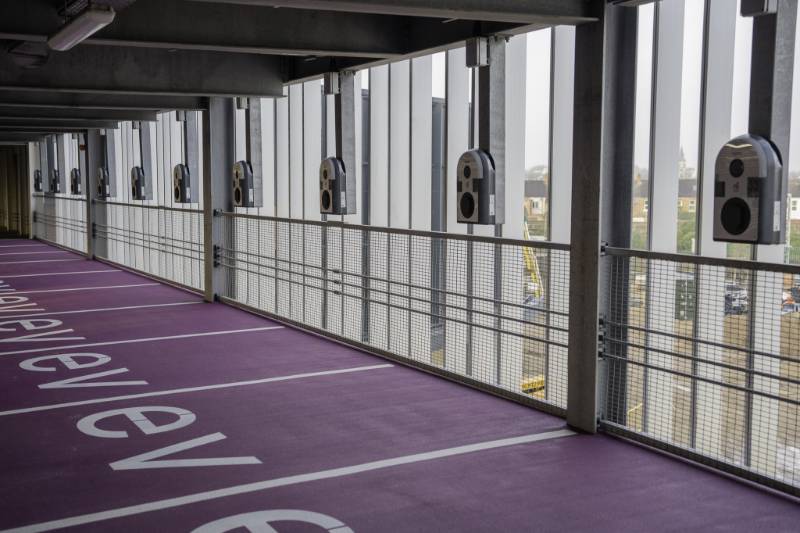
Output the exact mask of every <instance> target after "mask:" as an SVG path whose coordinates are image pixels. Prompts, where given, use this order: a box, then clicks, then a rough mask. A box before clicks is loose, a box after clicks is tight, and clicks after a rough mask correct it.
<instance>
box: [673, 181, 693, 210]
mask: <svg viewBox="0 0 800 533" xmlns="http://www.w3.org/2000/svg"><path fill="white" fill-rule="evenodd" d="M678 211H686V212H689V213H694V212H696V211H697V180H696V179H692V178H684V179H680V180H678Z"/></svg>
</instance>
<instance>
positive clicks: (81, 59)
mask: <svg viewBox="0 0 800 533" xmlns="http://www.w3.org/2000/svg"><path fill="white" fill-rule="evenodd" d="M0 88H6V89H17V90H27V89H46V90H49V91H55V92H59V91H66V92H89V93H111V94H159V95H170V94H172V95H191V96H209V95H218V96H237V95H241V96H280V95H282V94H283V76H282V74H281V61H280V58H277V57H273V56H260V55H253V54H225V53H220V52H199V51H186V50H178V51H175V52H170V51H168V50H161V49H151V48H125V47H100V46H77V47H75V48H73V49H72V50H70V51H68V52H60V53H52V54H50V57H49V58H48V60H47V62H46V63H45V64H44V65H43V66H41V67H39V68H23V67H20V66H18V65H17V64H16V63H15V62H14V61H13V59H12V58H11V56H10V55H9V54H0Z"/></svg>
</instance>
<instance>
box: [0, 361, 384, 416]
mask: <svg viewBox="0 0 800 533" xmlns="http://www.w3.org/2000/svg"><path fill="white" fill-rule="evenodd" d="M393 366H394V365H391V364H388V363H384V364H380V365H369V366H355V367H350V368H341V369H338V370H322V371H319V372H304V373H302V374H291V375H288V376H276V377H271V378H263V379H251V380H247V381H232V382H228V383H216V384H213V385H201V386H197V387H183V388H180V389H168V390H162V391H152V392H142V393H140V394H126V395H123V396H110V397H108V398H94V399H91V400H80V401H75V402H64V403H55V404H50V405H37V406H34V407H24V408H21V409H12V410H10V411H0V416H9V415H21V414H25V413H38V412H41V411H52V410H53V409H64V408H66V407H76V406H80V405H94V404H98V403H107V402H119V401H123V400H136V399H139V398H152V397H153V396H169V395H171V394H186V393H188V392H200V391H207V390H218V389H230V388H234V387H247V386H249V385H261V384H264V383H277V382H279V381H292V380H295V379H304V378H315V377H320V376H335V375H337V374H352V373H353V372H365V371H367V370H378V369H381V368H392V367H393Z"/></svg>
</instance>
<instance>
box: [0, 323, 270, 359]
mask: <svg viewBox="0 0 800 533" xmlns="http://www.w3.org/2000/svg"><path fill="white" fill-rule="evenodd" d="M273 329H283V326H263V327H260V328H247V329H229V330H225V331H207V332H205V333H186V334H184V335H167V336H164V337H146V338H143V339H125V340H121V341H103V342H88V343H84V344H70V345H69V346H51V347H49V348H30V349H28V350H13V351H10V352H0V355H21V354H26V353H40V352H54V353H55V351H57V350H71V349H73V348H91V347H94V346H114V345H116V344H135V343H138V342H157V341H168V340H175V339H191V338H194V337H213V336H215V335H235V334H237V333H253V332H257V331H270V330H273Z"/></svg>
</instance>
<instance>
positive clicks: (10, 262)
mask: <svg viewBox="0 0 800 533" xmlns="http://www.w3.org/2000/svg"><path fill="white" fill-rule="evenodd" d="M64 261H86V259H84V258H82V257H75V258H73V259H36V260H34V261H2V262H0V265H22V264H26V263H63V262H64ZM0 277H2V274H0Z"/></svg>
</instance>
